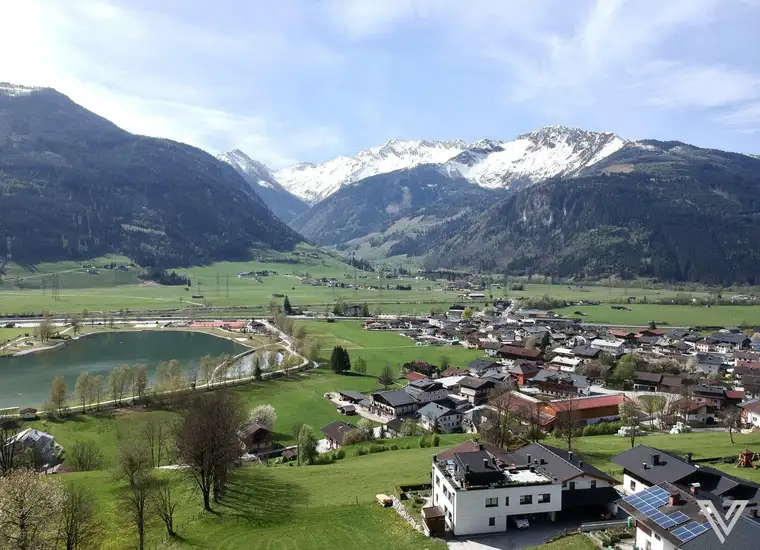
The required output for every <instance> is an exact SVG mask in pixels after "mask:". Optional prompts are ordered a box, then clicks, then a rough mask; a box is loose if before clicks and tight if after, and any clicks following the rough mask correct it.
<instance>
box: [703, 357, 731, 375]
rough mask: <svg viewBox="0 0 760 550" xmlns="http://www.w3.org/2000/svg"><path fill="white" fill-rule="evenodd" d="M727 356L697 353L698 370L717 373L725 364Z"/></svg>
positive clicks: (704, 372)
mask: <svg viewBox="0 0 760 550" xmlns="http://www.w3.org/2000/svg"><path fill="white" fill-rule="evenodd" d="M725 360H726V359H725V357H721V356H719V355H712V354H708V353H697V370H698V371H699V372H701V373H702V374H717V373H718V372H720V370H721V368H722V366H723V365H724V364H725Z"/></svg>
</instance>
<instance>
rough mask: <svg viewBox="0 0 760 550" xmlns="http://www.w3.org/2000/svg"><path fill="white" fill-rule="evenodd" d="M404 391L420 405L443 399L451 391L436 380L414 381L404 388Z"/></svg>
mask: <svg viewBox="0 0 760 550" xmlns="http://www.w3.org/2000/svg"><path fill="white" fill-rule="evenodd" d="M404 391H405V392H406V393H408V394H410V395H411V396H412V397H414V398H415V399H416V400H417V403H419V404H420V405H422V404H424V403H430V402H431V401H437V400H439V399H443V398H444V397H446V396H447V395H448V394H449V391H448V390H447V389H446V388H445V387H443V384H441V383H440V382H438V381H436V380H428V379H423V380H413V381H412V382H409V384H408V385H407V386H406V387H405V388H404Z"/></svg>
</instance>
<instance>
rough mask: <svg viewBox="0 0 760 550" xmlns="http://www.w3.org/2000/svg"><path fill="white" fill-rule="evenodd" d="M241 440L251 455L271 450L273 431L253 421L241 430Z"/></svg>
mask: <svg viewBox="0 0 760 550" xmlns="http://www.w3.org/2000/svg"><path fill="white" fill-rule="evenodd" d="M240 439H242V441H243V444H244V445H245V448H246V451H248V452H249V453H252V452H257V451H260V450H262V449H269V446H270V444H271V443H272V430H270V429H269V428H267V427H266V426H263V425H261V424H259V423H258V422H254V421H253V420H251V421H250V422H248V423H247V424H245V425H244V426H243V427H242V428H241V429H240Z"/></svg>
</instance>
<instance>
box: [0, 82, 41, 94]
mask: <svg viewBox="0 0 760 550" xmlns="http://www.w3.org/2000/svg"><path fill="white" fill-rule="evenodd" d="M39 90H42V88H39V87H34V86H21V85H19V84H11V83H10V82H0V95H5V96H19V95H29V94H31V93H32V92H36V91H39Z"/></svg>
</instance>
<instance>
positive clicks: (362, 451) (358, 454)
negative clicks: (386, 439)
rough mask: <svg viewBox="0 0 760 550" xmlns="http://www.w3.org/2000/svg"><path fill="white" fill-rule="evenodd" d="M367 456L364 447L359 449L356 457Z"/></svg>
mask: <svg viewBox="0 0 760 550" xmlns="http://www.w3.org/2000/svg"><path fill="white" fill-rule="evenodd" d="M366 454H367V449H365V448H364V447H359V448H358V449H356V456H364V455H366Z"/></svg>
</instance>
